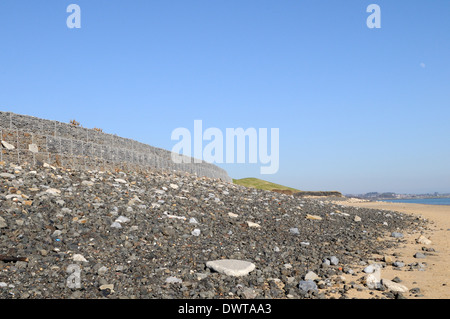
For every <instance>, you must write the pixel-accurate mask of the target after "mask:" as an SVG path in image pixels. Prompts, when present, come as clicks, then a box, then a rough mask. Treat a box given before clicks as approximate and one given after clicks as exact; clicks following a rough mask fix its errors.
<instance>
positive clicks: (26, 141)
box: [0, 111, 231, 182]
mask: <svg viewBox="0 0 450 319" xmlns="http://www.w3.org/2000/svg"><path fill="white" fill-rule="evenodd" d="M0 137H1V142H2V144H1V145H0V150H1V152H0V161H4V162H7V163H14V164H16V165H22V164H26V163H29V164H33V165H36V164H38V165H39V164H42V163H48V164H50V165H55V166H62V167H66V168H74V169H98V170H114V169H134V170H140V169H143V168H144V169H145V168H149V167H150V168H156V169H161V170H166V171H173V170H177V171H182V172H188V173H191V174H196V175H198V176H205V177H210V178H220V179H222V180H224V181H227V182H231V178H230V177H229V176H228V174H227V172H226V171H225V170H223V169H222V168H220V167H218V166H216V165H213V164H211V163H207V162H204V161H201V162H200V163H196V162H195V163H194V161H193V158H188V157H185V158H186V159H188V160H189V163H180V164H178V163H174V162H173V161H172V152H170V151H167V150H164V149H161V148H156V147H153V146H150V145H147V144H143V143H140V142H137V141H134V140H131V139H128V138H123V137H119V136H117V135H112V134H106V133H103V132H102V131H100V130H98V129H88V128H84V127H81V126H76V125H71V124H68V123H61V122H58V121H50V120H45V119H40V118H37V117H32V116H27V115H19V114H14V113H11V112H2V111H0Z"/></svg>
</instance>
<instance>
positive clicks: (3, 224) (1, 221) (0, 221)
mask: <svg viewBox="0 0 450 319" xmlns="http://www.w3.org/2000/svg"><path fill="white" fill-rule="evenodd" d="M7 227H8V224H7V223H6V220H5V219H4V218H3V217H0V228H7Z"/></svg>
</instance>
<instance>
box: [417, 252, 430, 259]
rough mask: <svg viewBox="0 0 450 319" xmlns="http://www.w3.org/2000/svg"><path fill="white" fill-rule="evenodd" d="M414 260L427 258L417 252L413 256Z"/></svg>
mask: <svg viewBox="0 0 450 319" xmlns="http://www.w3.org/2000/svg"><path fill="white" fill-rule="evenodd" d="M414 258H427V256H426V255H425V254H423V253H421V252H417V253H415V254H414Z"/></svg>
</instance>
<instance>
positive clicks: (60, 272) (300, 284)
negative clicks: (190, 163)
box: [0, 163, 423, 299]
mask: <svg viewBox="0 0 450 319" xmlns="http://www.w3.org/2000/svg"><path fill="white" fill-rule="evenodd" d="M0 171H1V174H2V175H1V176H2V178H0V187H1V188H0V255H2V256H9V257H14V258H18V257H21V258H22V259H21V260H20V261H14V258H13V259H12V260H11V259H7V260H6V259H5V261H0V283H1V284H0V298H1V299H9V298H14V299H22V298H23V299H25V298H30V299H43V298H56V299H66V298H67V299H68V298H78V299H80V298H83V299H97V298H100V299H101V298H106V299H113V298H132V299H133V298H134V299H154V298H158V299H181V298H189V299H196V298H221V299H223V298H230V299H233V298H236V299H239V298H290V299H292V298H300V299H301V298H324V297H325V298H327V297H328V296H329V292H330V291H334V290H333V289H335V288H333V286H334V285H335V284H336V283H342V281H341V279H339V277H340V276H341V275H343V274H344V273H345V272H346V273H347V276H348V273H349V271H348V269H354V265H360V264H361V262H367V261H368V260H369V259H370V256H371V255H372V253H373V252H374V251H377V252H379V251H383V250H386V249H389V248H392V247H395V246H394V245H397V244H398V241H397V240H394V241H389V240H385V241H380V240H377V238H379V237H383V236H386V235H387V236H389V235H390V234H392V233H393V232H396V231H397V230H401V231H402V232H405V233H406V232H408V230H411V229H417V228H418V227H420V226H421V223H422V222H423V221H422V220H417V219H415V218H413V217H411V216H409V215H406V214H401V213H398V212H389V216H386V215H387V214H386V213H385V212H379V211H377V210H370V209H362V208H352V207H346V206H341V205H337V204H332V203H331V202H327V201H326V200H319V199H309V198H300V197H293V196H291V195H285V194H280V193H274V192H270V191H263V190H255V189H249V188H245V187H242V186H238V185H234V184H230V183H227V182H223V181H221V180H214V179H208V178H203V177H202V178H199V177H197V176H193V175H189V174H186V173H181V172H171V173H169V172H161V171H157V170H154V171H147V172H146V173H145V174H143V173H142V172H141V173H137V172H116V171H113V172H102V171H83V170H65V169H62V168H58V167H51V166H49V165H46V166H45V167H44V166H39V167H28V166H25V165H24V166H22V167H19V166H14V165H9V164H4V163H3V164H1V165H0ZM11 195H14V196H11ZM337 210H339V213H336V211H337ZM307 216H308V218H307ZM311 216H314V217H311ZM356 216H358V217H359V218H360V220H359V219H357V220H358V221H355V217H356ZM386 222H388V223H386ZM256 225H257V226H256ZM224 259H229V260H237V261H242V262H246V263H249V264H251V265H254V268H253V266H252V267H251V268H249V270H250V269H251V271H249V272H248V273H247V274H245V275H241V276H230V275H227V274H225V273H222V272H218V271H216V270H214V268H212V267H211V268H210V267H207V263H208V262H212V261H217V260H224ZM324 261H325V262H324ZM208 265H209V266H210V265H211V263H209V264H208ZM286 265H289V267H286ZM419 266H420V265H418V266H417V268H420V267H419ZM344 271H345V272H344ZM308 273H309V275H308V276H307V278H314V279H315V280H303V278H304V277H305V275H307V274H308ZM312 273H313V274H314V275H315V276H311V274H312ZM352 273H353V270H352ZM354 275H356V274H354ZM358 275H360V273H359V274H358ZM318 284H319V285H318ZM318 286H319V287H322V288H320V289H319V288H318ZM352 287H359V286H357V285H346V286H345V289H339V290H338V291H339V292H340V293H341V294H342V296H345V294H346V292H347V291H348V290H349V289H355V288H352ZM318 289H319V290H318ZM391 295H392V294H391Z"/></svg>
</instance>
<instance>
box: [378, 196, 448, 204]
mask: <svg viewBox="0 0 450 319" xmlns="http://www.w3.org/2000/svg"><path fill="white" fill-rule="evenodd" d="M382 201H383V202H388V203H409V204H424V205H450V198H411V199H384V200H382Z"/></svg>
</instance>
